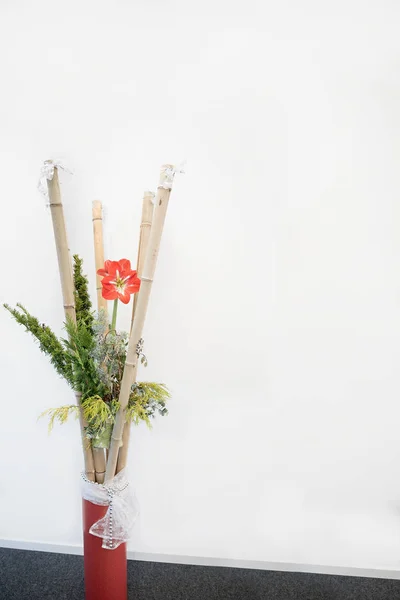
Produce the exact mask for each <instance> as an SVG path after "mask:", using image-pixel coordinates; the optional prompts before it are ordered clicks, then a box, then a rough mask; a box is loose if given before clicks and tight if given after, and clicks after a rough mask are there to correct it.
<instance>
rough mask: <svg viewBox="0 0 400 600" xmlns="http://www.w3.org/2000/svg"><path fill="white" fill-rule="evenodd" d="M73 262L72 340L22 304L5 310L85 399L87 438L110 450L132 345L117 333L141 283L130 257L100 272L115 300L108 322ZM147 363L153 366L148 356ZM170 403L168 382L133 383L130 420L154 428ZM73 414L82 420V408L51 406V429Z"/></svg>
mask: <svg viewBox="0 0 400 600" xmlns="http://www.w3.org/2000/svg"><path fill="white" fill-rule="evenodd" d="M73 260H74V265H73V276H74V293H75V310H76V322H74V321H73V320H72V319H71V318H70V317H67V320H66V323H65V330H66V333H67V338H62V339H59V338H57V336H56V334H55V333H54V332H53V331H52V330H51V329H50V327H48V326H47V325H45V324H42V323H40V321H39V320H38V319H37V318H36V317H34V316H33V315H32V314H31V313H29V312H28V310H27V309H26V308H25V307H24V306H23V305H22V304H17V307H16V308H11V307H10V306H9V305H8V304H4V307H5V308H6V309H7V310H8V311H9V312H10V313H11V315H12V316H13V317H14V319H15V320H16V321H17V322H18V323H19V324H20V325H23V326H24V327H25V328H26V330H27V331H29V332H30V333H31V334H32V335H33V336H34V338H35V339H36V340H37V341H38V342H39V348H40V350H41V351H42V352H43V353H44V354H46V355H47V356H48V357H49V358H50V361H51V363H52V365H53V367H54V368H55V370H56V371H57V373H58V374H59V375H60V376H61V377H62V378H63V379H64V380H65V381H66V382H67V384H68V385H69V386H70V387H71V388H72V389H73V390H74V391H75V392H78V393H79V394H80V395H81V408H82V414H83V418H84V420H85V422H86V425H85V427H84V429H85V435H86V437H87V438H88V440H91V444H92V446H93V447H94V448H108V447H109V445H110V439H111V433H112V427H113V424H114V419H115V415H116V413H117V411H118V408H119V402H118V398H119V393H120V385H121V379H122V374H123V370H124V365H125V359H126V349H127V345H128V333H127V332H125V331H117V329H116V323H117V313H118V302H123V303H124V304H128V303H129V301H130V298H131V295H133V294H135V293H137V292H138V291H139V288H140V279H139V278H138V276H137V271H134V270H132V269H131V263H130V261H129V260H127V259H124V258H123V259H121V260H119V261H110V260H107V261H106V262H105V264H104V268H103V269H99V270H98V271H97V273H98V275H100V276H101V277H102V280H101V284H102V297H103V298H104V299H106V300H113V301H114V305H113V312H112V321H111V323H108V322H107V314H106V312H105V311H104V310H100V311H99V312H98V313H97V314H94V312H93V311H92V303H91V300H90V296H89V292H88V280H87V277H86V276H85V275H83V273H82V259H81V258H79V256H77V255H74V257H73ZM141 362H142V363H143V364H147V360H146V358H145V356H144V355H143V354H142V355H141ZM168 399H169V392H168V389H167V388H166V386H165V385H164V384H158V383H147V382H141V383H136V382H135V383H133V384H132V387H131V394H130V396H129V401H128V407H127V410H126V421H127V422H128V423H134V424H138V423H139V422H140V421H145V422H146V424H147V425H149V426H150V425H151V421H150V419H151V418H154V417H155V415H156V414H160V415H162V416H164V415H166V414H167V413H168V411H167V408H166V402H167V400H168ZM71 413H72V414H74V415H75V416H77V417H78V416H79V405H76V404H72V405H68V406H61V407H59V408H50V409H48V410H46V411H45V412H44V413H43V415H48V416H49V417H50V421H49V429H50V430H51V429H52V427H53V425H54V423H55V421H58V422H60V423H65V422H66V420H67V419H68V416H69V415H70V414H71Z"/></svg>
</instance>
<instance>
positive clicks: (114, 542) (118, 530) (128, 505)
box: [82, 469, 139, 550]
mask: <svg viewBox="0 0 400 600" xmlns="http://www.w3.org/2000/svg"><path fill="white" fill-rule="evenodd" d="M82 497H83V498H84V499H85V500H89V502H92V503H93V504H97V505H99V506H108V509H107V512H106V514H105V516H104V517H103V518H102V519H99V521H96V523H93V525H92V526H91V528H90V529H89V533H91V534H92V535H96V536H97V537H100V538H102V539H103V544H102V546H103V548H106V549H108V550H114V549H115V548H118V546H119V545H120V544H123V543H124V542H127V541H128V539H129V538H130V537H131V535H132V530H133V527H134V525H135V521H136V519H137V517H138V515H139V505H138V502H137V500H136V497H135V494H134V492H133V490H132V488H131V486H130V484H129V481H128V479H127V478H126V472H125V469H122V471H120V472H119V473H118V474H117V475H116V476H115V477H114V478H113V479H111V480H110V481H109V482H107V483H106V484H100V483H94V482H93V481H89V479H87V478H86V476H85V474H84V473H82Z"/></svg>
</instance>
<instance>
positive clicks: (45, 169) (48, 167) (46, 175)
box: [37, 160, 72, 199]
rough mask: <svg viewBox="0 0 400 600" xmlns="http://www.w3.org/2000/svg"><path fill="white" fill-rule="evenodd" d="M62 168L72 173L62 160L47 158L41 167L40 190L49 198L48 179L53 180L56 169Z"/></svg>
mask: <svg viewBox="0 0 400 600" xmlns="http://www.w3.org/2000/svg"><path fill="white" fill-rule="evenodd" d="M56 167H57V169H62V170H63V171H65V172H66V173H70V175H72V171H69V170H68V169H67V168H66V167H64V165H63V164H62V163H61V161H60V160H45V161H44V163H43V165H42V168H41V169H40V178H39V182H38V186H37V187H38V190H39V192H40V193H41V194H43V196H44V197H45V198H46V199H48V197H49V193H48V190H47V181H51V180H52V179H53V177H54V169H55V168H56Z"/></svg>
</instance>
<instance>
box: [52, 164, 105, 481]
mask: <svg viewBox="0 0 400 600" xmlns="http://www.w3.org/2000/svg"><path fill="white" fill-rule="evenodd" d="M47 187H48V190H49V201H50V210H51V218H52V222H53V230H54V240H55V243H56V250H57V259H58V269H59V272H60V280H61V290H62V296H63V304H64V312H65V318H68V317H69V318H70V319H71V320H72V321H74V322H76V314H75V298H74V280H73V277H72V264H71V258H70V255H69V250H68V242H67V230H66V227H65V219H64V210H63V205H62V201H61V192H60V183H59V180H58V170H57V167H54V174H53V178H52V179H51V180H47ZM76 401H77V404H78V406H79V407H80V396H79V394H76ZM81 412H82V411H81V410H80V413H81ZM80 427H81V438H82V448H83V457H84V461H85V473H86V477H87V478H88V479H90V481H94V463H93V453H92V449H91V447H90V446H89V445H88V444H87V439H86V437H85V431H84V422H83V416H82V414H81V416H80Z"/></svg>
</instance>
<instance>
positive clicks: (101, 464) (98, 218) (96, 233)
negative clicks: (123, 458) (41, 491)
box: [92, 200, 107, 483]
mask: <svg viewBox="0 0 400 600" xmlns="http://www.w3.org/2000/svg"><path fill="white" fill-rule="evenodd" d="M92 221H93V243H94V259H95V264H96V290H97V310H98V311H99V312H100V311H101V310H104V311H105V313H106V315H107V300H106V299H105V298H103V295H102V285H101V276H100V275H97V271H98V270H99V269H103V268H104V244H103V209H102V205H101V202H100V201H99V200H95V201H94V202H93V204H92ZM93 459H94V468H95V471H96V481H97V483H103V482H104V475H105V472H106V454H105V450H104V448H95V447H93Z"/></svg>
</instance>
